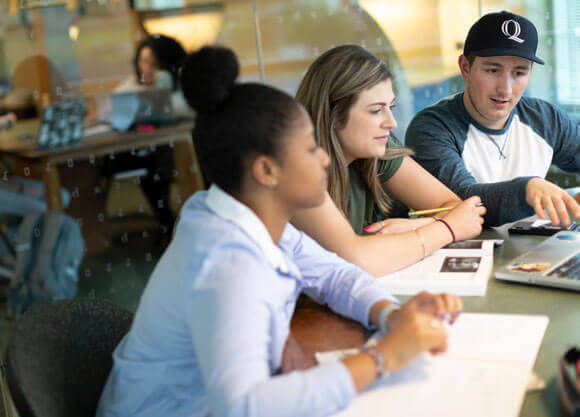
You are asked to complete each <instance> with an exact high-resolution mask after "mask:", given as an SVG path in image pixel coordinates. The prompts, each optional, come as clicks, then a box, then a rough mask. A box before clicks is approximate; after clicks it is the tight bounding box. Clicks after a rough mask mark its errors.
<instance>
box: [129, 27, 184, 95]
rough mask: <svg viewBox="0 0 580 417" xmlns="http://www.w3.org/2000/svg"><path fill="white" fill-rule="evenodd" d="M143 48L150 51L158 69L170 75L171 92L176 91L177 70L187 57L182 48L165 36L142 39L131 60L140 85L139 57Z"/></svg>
mask: <svg viewBox="0 0 580 417" xmlns="http://www.w3.org/2000/svg"><path fill="white" fill-rule="evenodd" d="M143 48H150V49H151V51H152V52H153V55H155V60H156V61H157V65H158V66H159V69H160V70H164V71H167V72H169V73H170V74H171V79H172V81H173V90H177V87H178V73H179V69H180V68H181V65H182V64H183V61H184V60H185V57H186V56H187V53H186V52H185V49H183V46H181V44H180V43H179V42H178V41H177V40H175V39H173V38H171V37H169V36H165V35H157V34H156V35H150V36H147V37H146V38H145V39H143V40H142V41H141V42H140V43H139V45H138V46H137V50H136V51H135V57H134V58H133V67H134V68H135V75H137V81H138V82H139V83H141V73H140V72H139V55H141V51H142V50H143Z"/></svg>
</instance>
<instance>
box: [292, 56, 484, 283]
mask: <svg viewBox="0 0 580 417" xmlns="http://www.w3.org/2000/svg"><path fill="white" fill-rule="evenodd" d="M392 78H393V75H392V74H391V72H390V71H389V69H388V68H387V66H386V65H385V64H384V63H383V62H382V61H381V60H380V59H379V58H377V57H376V56H374V55H373V54H371V53H370V52H368V51H366V50H365V49H364V48H362V47H360V46H357V45H343V46H339V47H336V48H333V49H330V50H328V51H326V52H325V53H324V54H322V55H321V56H320V57H318V58H317V59H316V60H315V61H314V62H313V63H312V65H311V66H310V67H309V68H308V71H307V73H306V75H305V76H304V79H303V80H302V82H301V83H300V86H299V87H298V92H297V94H296V98H297V99H298V101H299V102H301V103H302V104H303V105H304V107H305V108H306V110H307V111H308V113H309V114H310V116H311V117H312V120H313V121H314V127H315V131H316V136H317V140H318V143H319V144H320V146H322V148H323V149H324V150H325V151H326V152H327V153H328V154H329V155H330V168H329V179H328V192H327V193H326V196H325V201H324V204H322V205H321V206H318V207H315V208H312V209H309V210H303V211H300V212H298V213H296V215H295V216H294V218H293V219H292V223H293V224H294V225H295V226H296V227H297V228H298V229H301V230H303V231H305V232H306V233H308V234H309V235H310V236H311V237H313V238H314V239H315V240H316V241H318V242H319V243H320V244H321V245H322V246H323V247H324V248H326V249H327V250H330V251H332V252H336V253H337V254H338V255H340V256H342V257H343V258H345V259H346V260H348V261H350V262H352V263H354V264H356V265H358V266H360V267H362V268H363V269H365V270H366V271H368V272H370V273H372V274H374V275H378V276H380V275H384V274H386V273H389V272H393V271H395V270H398V269H401V268H403V267H406V266H408V265H411V264H413V263H414V262H417V261H419V260H421V259H422V258H424V257H425V256H426V255H428V254H430V253H432V252H434V251H435V250H437V249H439V248H441V247H442V246H445V245H447V244H448V243H450V242H452V241H455V240H463V239H470V238H473V237H475V236H477V235H478V234H479V233H480V232H481V224H482V223H483V218H482V217H481V216H482V214H483V213H484V212H485V208H484V207H478V203H479V202H480V200H479V198H478V197H473V198H470V199H469V200H467V201H465V202H462V201H461V200H460V199H459V198H458V197H457V196H456V195H455V194H454V193H453V192H452V191H450V190H449V189H448V188H447V187H446V186H445V185H443V184H442V183H440V182H439V181H438V180H437V179H436V178H434V177H433V176H431V175H430V174H429V173H428V172H427V171H425V170H424V169H423V168H421V166H420V165H418V164H417V163H416V162H414V161H413V160H412V159H411V158H409V156H408V155H409V154H410V153H409V151H408V150H407V149H404V148H401V147H400V146H399V145H398V143H397V141H396V139H395V138H394V137H393V135H392V133H391V132H392V130H393V129H394V128H395V127H396V126H397V122H396V120H395V118H394V116H393V113H392V112H391V110H392V107H393V106H394V105H395V94H394V92H393V84H392ZM388 192H389V193H391V194H392V195H394V196H395V197H396V198H398V199H399V200H400V201H401V202H403V203H404V204H406V205H407V206H409V207H413V208H414V209H431V208H436V207H444V206H456V207H455V208H454V209H453V210H451V211H449V212H447V213H445V214H443V215H442V216H441V218H440V219H435V218H432V217H427V218H421V219H413V220H410V219H395V218H394V219H387V220H382V219H384V218H385V217H387V218H388V216H389V211H390V207H391V199H390V197H389V194H388ZM436 220H440V221H436ZM364 232H366V233H367V234H368V236H362V235H363V234H364Z"/></svg>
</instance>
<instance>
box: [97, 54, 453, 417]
mask: <svg viewBox="0 0 580 417" xmlns="http://www.w3.org/2000/svg"><path fill="white" fill-rule="evenodd" d="M238 69H239V64H238V61H237V59H236V57H235V55H234V54H233V52H232V51H231V50H229V49H225V48H215V47H204V48H202V49H201V50H199V51H198V52H196V53H194V54H191V55H190V56H189V57H188V58H187V60H186V62H185V65H184V67H183V71H182V75H181V82H182V88H183V90H184V93H185V96H186V98H187V100H188V102H189V103H190V105H191V106H192V107H193V108H194V109H195V111H196V112H197V115H198V116H197V122H196V125H195V127H194V130H193V138H194V143H195V146H196V149H197V152H198V156H199V160H200V165H201V167H202V169H203V170H204V172H205V174H206V176H207V178H208V179H209V180H210V182H211V187H210V188H209V190H208V191H200V192H197V193H196V194H195V195H194V196H192V197H191V198H190V199H189V200H188V201H187V202H186V204H185V205H184V207H183V209H182V211H181V215H180V220H179V223H178V224H177V227H176V232H175V236H174V238H173V240H172V242H171V244H170V245H169V247H168V249H167V250H166V252H165V253H164V255H163V256H162V258H161V260H160V261H159V263H158V264H157V266H156V268H155V270H154V272H153V275H152V276H151V278H150V279H149V281H148V283H147V287H146V288H145V291H144V293H143V295H142V297H141V300H140V302H139V307H138V308H137V312H136V314H135V318H134V320H133V324H132V326H131V329H130V331H129V333H128V334H127V335H126V336H125V337H124V338H123V339H122V340H121V342H120V343H119V345H118V346H117V348H116V349H115V352H114V354H113V357H114V365H113V369H112V371H111V373H110V375H109V378H108V381H107V383H106V385H105V388H104V390H103V393H102V395H101V398H100V401H99V406H98V411H97V416H99V417H104V416H109V417H112V416H124V417H130V416H142V417H143V416H156V417H157V416H172V417H180V416H183V417H186V416H187V417H195V416H199V417H202V416H204V417H205V416H208V415H212V416H214V417H221V416H232V415H235V416H250V415H251V416H265V417H277V416H289V417H290V416H291V417H300V416H308V417H316V416H326V415H329V414H332V413H334V412H336V411H338V410H340V409H342V408H344V407H346V406H347V405H348V404H349V402H350V401H351V400H352V399H353V398H354V396H355V395H356V393H357V391H361V390H362V389H363V388H364V387H366V386H368V385H369V384H370V383H371V382H372V381H374V380H375V379H376V378H377V377H378V376H379V375H380V374H381V373H382V372H391V371H395V370H398V369H400V368H402V367H404V366H405V365H407V364H409V363H410V362H411V361H413V360H414V359H415V358H416V357H417V356H418V355H419V354H420V352H423V351H426V350H431V351H433V352H441V351H444V350H445V348H446V336H447V335H446V331H445V330H444V327H443V325H442V324H443V323H442V321H441V314H451V315H453V316H454V317H455V316H456V315H457V314H458V313H459V312H460V311H461V309H462V303H461V300H460V299H459V298H457V297H455V296H452V295H447V294H440V295H431V294H427V293H422V294H420V295H418V296H415V297H413V298H411V299H410V300H409V301H408V302H407V303H405V304H404V305H403V306H401V308H400V309H399V308H398V307H397V305H396V300H395V299H394V298H393V297H392V296H391V295H390V294H389V293H388V292H387V291H386V289H385V288H384V287H382V286H381V285H380V284H378V283H377V281H376V280H375V279H373V278H372V277H371V276H370V275H368V274H367V273H365V272H364V271H362V270H361V269H359V268H358V267H356V266H354V265H351V264H349V263H347V262H345V261H344V260H342V259H341V258H339V257H338V256H336V255H335V254H333V253H330V252H327V251H325V250H324V249H322V248H321V247H320V246H319V245H318V244H317V243H316V242H315V241H313V240H312V239H311V238H309V237H308V236H307V235H305V234H304V233H301V232H299V231H297V230H296V229H295V228H294V227H293V226H292V225H291V224H289V223H288V220H289V219H290V218H291V217H292V215H293V214H294V213H295V212H296V211H297V210H301V209H307V208H310V207H314V206H317V205H319V204H321V203H322V202H323V201H324V199H325V195H326V178H327V174H326V168H327V166H328V155H327V154H326V153H325V151H324V150H323V149H321V148H320V147H319V146H317V144H316V141H315V138H314V130H313V126H312V122H311V121H310V118H309V117H308V114H307V113H306V111H305V110H304V108H303V107H302V106H300V104H298V102H296V101H295V100H294V99H293V98H292V97H290V96H289V95H287V94H286V93H284V92H282V91H279V90H276V89H274V88H271V87H268V86H265V85H261V84H256V83H245V84H239V83H236V82H235V80H236V78H237V76H238ZM301 291H305V292H306V293H307V294H309V295H310V296H311V297H313V298H314V299H315V300H317V301H318V302H320V303H328V305H329V306H330V307H331V308H332V309H334V310H335V311H336V312H338V313H340V314H343V315H345V316H347V317H352V318H354V319H355V320H358V321H359V322H361V323H362V324H364V325H365V326H369V327H370V326H380V327H381V328H382V329H383V330H386V329H387V326H388V333H387V334H386V335H383V336H382V337H381V338H380V340H379V341H378V344H377V345H376V347H373V348H368V349H367V350H365V351H363V352H361V353H359V354H355V355H352V356H349V357H348V358H345V359H342V360H341V361H337V362H332V363H327V364H324V365H320V366H316V367H314V368H312V369H309V370H301V371H295V372H291V373H288V374H280V367H281V363H282V354H283V351H284V346H285V344H286V340H287V338H288V335H289V332H290V320H291V318H292V315H293V312H294V308H295V304H296V299H297V297H298V295H299V294H300V292H301ZM320 331H321V332H324V329H320ZM401 412H402V411H401V410H393V413H392V414H397V413H401ZM403 413H404V412H403Z"/></svg>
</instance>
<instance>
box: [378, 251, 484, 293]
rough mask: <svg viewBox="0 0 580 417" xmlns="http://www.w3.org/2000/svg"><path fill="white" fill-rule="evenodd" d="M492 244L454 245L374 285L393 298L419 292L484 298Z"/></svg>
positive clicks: (386, 276) (383, 278)
mask: <svg viewBox="0 0 580 417" xmlns="http://www.w3.org/2000/svg"><path fill="white" fill-rule="evenodd" d="M494 242H495V241H494V240H468V241H463V242H456V243H454V244H452V245H449V247H446V248H442V249H439V250H438V251H436V252H434V253H433V254H431V255H430V256H427V257H426V258H425V259H423V260H422V261H420V262H417V263H416V264H414V265H411V266H409V267H407V268H405V269H403V270H401V271H397V272H394V273H392V274H388V275H385V276H383V277H380V278H378V281H379V282H380V283H381V284H383V285H384V286H385V287H386V288H387V289H388V290H389V291H390V292H392V293H393V294H395V295H414V294H417V293H419V292H420V291H423V290H425V291H430V292H450V293H452V294H456V295H461V296H470V295H471V296H481V295H485V290H486V289H487V281H488V279H489V276H490V274H491V270H492V268H493V248H494Z"/></svg>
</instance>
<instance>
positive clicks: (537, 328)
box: [316, 313, 548, 417]
mask: <svg viewBox="0 0 580 417" xmlns="http://www.w3.org/2000/svg"><path fill="white" fill-rule="evenodd" d="M547 326H548V317H546V316H533V315H512V314H472V313H464V314H463V315H461V317H460V318H459V319H458V320H457V321H456V323H455V324H454V325H453V326H450V328H449V344H448V350H447V352H445V353H444V354H441V355H435V356H432V355H430V354H424V355H423V356H422V357H420V358H419V359H417V360H415V362H413V363H412V364H411V365H409V366H407V367H406V368H404V369H402V370H401V371H398V372H395V373H392V374H390V375H387V376H385V377H383V378H382V379H381V380H379V381H377V382H375V383H374V384H372V385H370V386H369V387H368V388H367V389H365V390H364V391H363V392H361V393H360V394H359V395H358V396H357V397H356V398H355V400H354V401H353V402H352V403H351V404H350V406H349V407H348V408H347V409H346V410H343V411H342V412H340V413H338V414H336V415H335V417H362V416H405V417H424V416H446V417H465V416H470V417H490V416H502V417H516V416H517V415H518V414H519V410H520V408H521V405H522V402H523V399H524V394H525V391H526V386H527V384H528V380H529V376H530V372H531V371H532V368H533V365H534V362H535V360H536V355H537V353H538V350H539V348H540V345H541V343H542V339H543V337H544V333H545V331H546V328H547ZM351 353H352V352H351ZM340 355H341V352H340V351H333V352H326V353H322V354H317V356H316V358H317V360H318V361H319V362H321V363H323V362H327V361H330V360H337V359H338V358H339V357H340Z"/></svg>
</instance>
